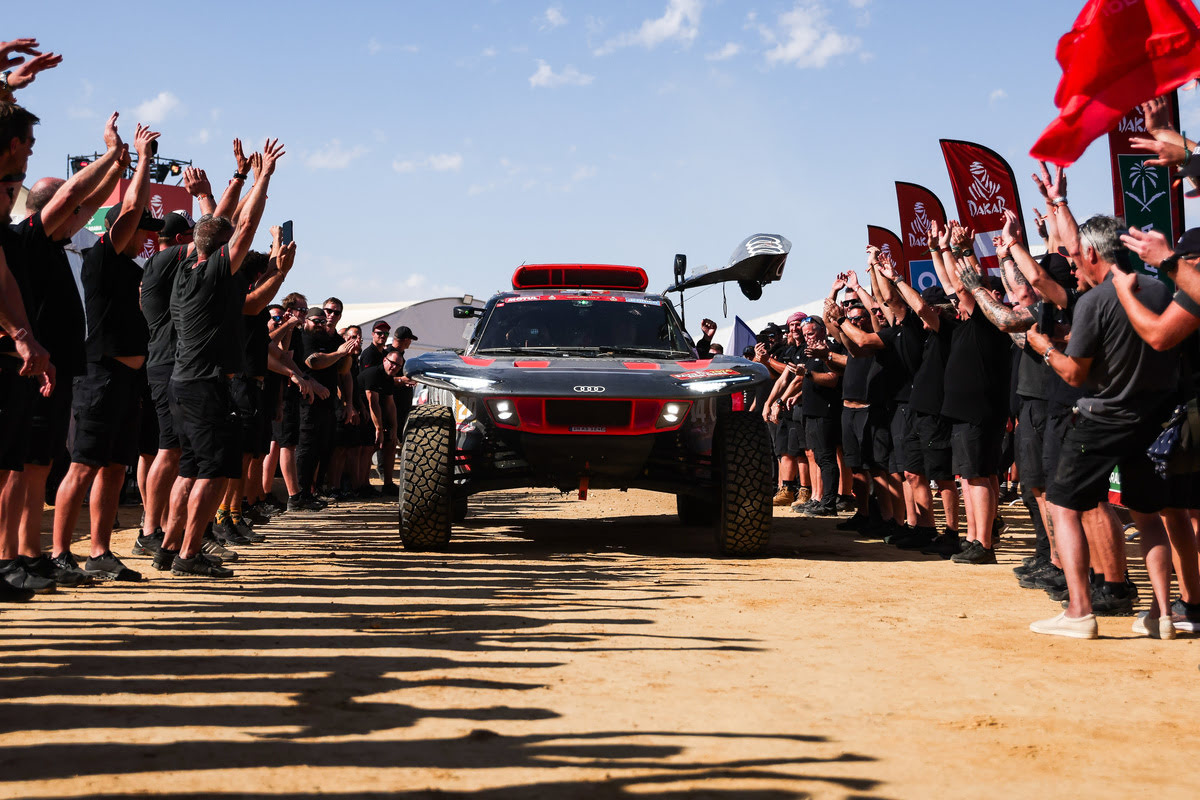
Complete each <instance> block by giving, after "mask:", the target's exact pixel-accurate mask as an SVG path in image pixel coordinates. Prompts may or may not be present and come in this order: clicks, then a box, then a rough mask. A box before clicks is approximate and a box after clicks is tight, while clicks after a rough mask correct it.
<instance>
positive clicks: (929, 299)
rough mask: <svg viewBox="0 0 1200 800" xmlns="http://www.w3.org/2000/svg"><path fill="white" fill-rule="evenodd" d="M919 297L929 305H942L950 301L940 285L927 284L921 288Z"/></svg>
mask: <svg viewBox="0 0 1200 800" xmlns="http://www.w3.org/2000/svg"><path fill="white" fill-rule="evenodd" d="M921 299H922V300H924V301H925V302H926V303H928V304H929V305H931V306H944V305H946V304H947V303H949V302H950V298H949V297H947V296H946V290H945V289H943V288H942V287H940V286H927V287H926V288H924V289H922V290H921Z"/></svg>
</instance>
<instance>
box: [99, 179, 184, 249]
mask: <svg viewBox="0 0 1200 800" xmlns="http://www.w3.org/2000/svg"><path fill="white" fill-rule="evenodd" d="M130 183H131V181H130V180H129V179H128V178H122V179H121V180H120V182H119V183H118V184H117V188H116V189H114V190H113V193H112V194H111V195H109V196H108V199H107V200H105V201H104V205H103V206H101V207H100V209H99V210H98V211H97V212H96V213H95V214H93V215H92V220H91V222H89V223H88V224H87V225H86V226H85V227H87V229H88V230H89V231H91V232H92V233H94V234H96V235H97V236H99V235H100V234H102V233H104V215H105V214H107V213H108V210H109V209H110V208H112V207H113V206H115V205H116V204H117V203H120V202H121V198H122V197H124V196H125V189H126V188H127V187H128V186H129V184H130ZM146 205H147V206H148V207H149V209H150V213H151V214H153V215H154V216H155V217H157V218H158V219H162V218H163V217H164V216H166V215H167V214H170V213H171V212H172V211H186V212H187V214H188V216H193V214H192V196H191V195H190V194H188V192H187V189H185V188H183V187H182V186H169V185H167V184H165V183H153V182H152V183H151V184H150V200H149V201H148V202H147V204H146ZM157 244H158V241H157V239H156V237H154V236H147V237H146V240H145V241H144V242H142V249H141V251H140V252H139V253H138V254H137V256H136V257H137V258H149V257H150V256H152V255H154V251H155V250H156V249H157V247H156V246H157Z"/></svg>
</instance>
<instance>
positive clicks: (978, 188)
mask: <svg viewBox="0 0 1200 800" xmlns="http://www.w3.org/2000/svg"><path fill="white" fill-rule="evenodd" d="M942 155H943V156H945V157H946V171H947V172H949V173H950V188H952V189H953V190H954V203H955V205H956V206H958V221H959V222H960V223H961V224H962V225H964V226H966V227H968V228H972V229H974V231H975V243H974V250H975V255H976V257H977V258H978V259H979V263H980V264H982V265H983V267H984V268H985V269H987V270H989V271H991V270H998V269H999V268H1000V264H999V262H998V261H997V260H996V248H995V247H993V246H992V237H993V236H999V235H1000V231H1001V229H1003V228H1004V211H1005V209H1009V208H1011V209H1012V210H1013V211H1015V212H1016V214H1017V217H1018V218H1020V216H1021V198H1020V195H1019V194H1018V193H1017V179H1016V177H1015V176H1014V175H1013V171H1012V167H1010V166H1009V165H1008V162H1007V161H1005V160H1004V159H1003V158H1001V157H1000V155H999V154H998V153H996V152H995V151H994V150H990V149H988V148H986V147H984V146H983V145H981V144H975V143H974V142H960V141H958V140H956V139H942ZM1021 240H1022V243H1023V244H1024V245H1025V246H1026V247H1028V246H1029V242H1028V240H1027V239H1026V236H1025V232H1024V227H1023V226H1022V232H1021Z"/></svg>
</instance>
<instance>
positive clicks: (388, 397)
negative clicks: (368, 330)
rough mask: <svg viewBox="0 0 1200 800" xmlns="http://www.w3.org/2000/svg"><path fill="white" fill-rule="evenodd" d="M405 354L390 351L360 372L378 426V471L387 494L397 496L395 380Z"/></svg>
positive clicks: (375, 425) (368, 407)
mask: <svg viewBox="0 0 1200 800" xmlns="http://www.w3.org/2000/svg"><path fill="white" fill-rule="evenodd" d="M403 370H404V357H403V356H402V355H401V354H400V353H388V354H387V355H386V356H384V358H383V361H382V362H381V363H379V364H376V365H375V366H373V367H367V368H366V369H364V370H363V371H362V372H361V373H359V376H358V377H359V380H360V381H361V382H362V387H363V389H364V390H366V393H367V409H368V410H369V412H370V415H371V424H372V425H373V426H374V427H375V447H376V448H377V449H378V450H379V474H380V475H381V476H382V477H383V492H384V494H387V495H391V496H396V495H398V494H399V493H400V492H399V489H398V488H397V487H396V484H395V482H394V480H393V477H392V473H393V470H394V469H395V464H396V445H397V442H398V440H399V433H400V428H399V426H398V420H397V419H396V401H395V394H396V379H397V378H398V377H400V376H401V375H402V374H403Z"/></svg>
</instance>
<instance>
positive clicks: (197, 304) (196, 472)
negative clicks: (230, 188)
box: [155, 140, 284, 578]
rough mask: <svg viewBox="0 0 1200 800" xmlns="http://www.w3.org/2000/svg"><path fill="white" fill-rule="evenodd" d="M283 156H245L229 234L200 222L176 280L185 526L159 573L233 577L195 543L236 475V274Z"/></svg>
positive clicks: (169, 540)
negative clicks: (248, 184) (249, 172)
mask: <svg viewBox="0 0 1200 800" xmlns="http://www.w3.org/2000/svg"><path fill="white" fill-rule="evenodd" d="M283 152H284V151H283V147H282V145H280V144H279V142H278V140H274V141H271V140H268V141H267V143H266V145H265V147H264V149H263V151H262V152H261V153H255V154H254V156H252V157H251V161H252V165H253V169H254V178H255V180H254V186H253V187H252V188H251V190H250V192H249V194H248V195H247V197H246V199H245V201H244V203H243V208H242V211H241V213H240V215H239V217H238V223H237V226H236V228H235V227H234V226H233V224H232V223H231V222H230V221H229V220H228V219H227V218H225V217H208V216H205V217H202V218H201V219H200V221H199V222H197V223H196V229H195V247H196V254H197V255H196V263H195V265H193V266H192V267H190V268H189V269H186V270H184V269H181V270H179V271H178V273H177V274H176V276H175V284H174V287H173V288H172V292H171V318H172V319H173V320H174V323H175V331H176V335H177V337H178V338H177V343H176V348H175V371H174V373H173V374H172V376H171V384H170V401H171V406H172V410H173V411H174V412H175V415H176V420H177V422H178V423H179V425H178V432H179V439H180V445H181V449H182V454H181V456H180V461H179V479H178V480H177V481H176V484H177V486H179V489H178V491H179V493H180V494H181V495H182V496H183V497H186V507H187V522H186V524H185V526H184V531H183V536H182V541H181V540H180V539H179V538H176V533H175V531H173V530H168V531H167V532H166V537H165V538H164V540H163V543H162V546H161V547H160V548H159V553H158V556H156V558H155V563H156V565H158V566H159V567H160V568H164V567H165V566H166V564H167V560H168V559H171V561H170V569H171V572H172V573H175V574H180V575H207V576H210V577H221V578H224V577H229V576H231V575H232V574H233V572H232V571H231V570H229V569H226V568H225V567H223V566H221V564H220V561H219V559H214V558H212V557H210V556H208V555H206V554H204V553H202V552H201V544H202V540H203V537H204V532H205V529H206V527H207V526H208V525H209V524H210V521H211V520H212V519H213V517H214V515H215V514H216V511H217V509H218V507H219V506H220V505H221V499H222V497H223V495H224V494H225V489H226V483H227V481H228V480H229V479H230V478H238V477H240V475H241V472H242V470H241V466H242V464H241V446H240V442H239V441H238V437H239V434H240V432H241V430H240V425H239V423H238V418H237V416H236V413H237V408H236V406H235V404H234V400H233V398H232V396H231V393H230V379H231V378H232V377H233V376H234V375H236V374H237V373H239V372H240V371H241V370H242V367H243V341H242V340H243V334H244V327H243V323H242V310H243V307H244V305H245V301H246V288H247V282H246V278H245V275H244V274H241V269H242V265H243V262H244V261H245V258H246V254H247V253H248V252H249V250H250V243H251V241H252V240H253V238H254V234H255V231H257V229H258V223H259V220H260V219H261V218H262V213H263V207H264V205H265V204H266V199H267V187H268V185H269V183H270V180H271V175H272V174H273V173H274V171H275V164H276V162H277V161H278V160H279V158H280V157H281V156H282V155H283ZM264 305H265V303H264Z"/></svg>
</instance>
